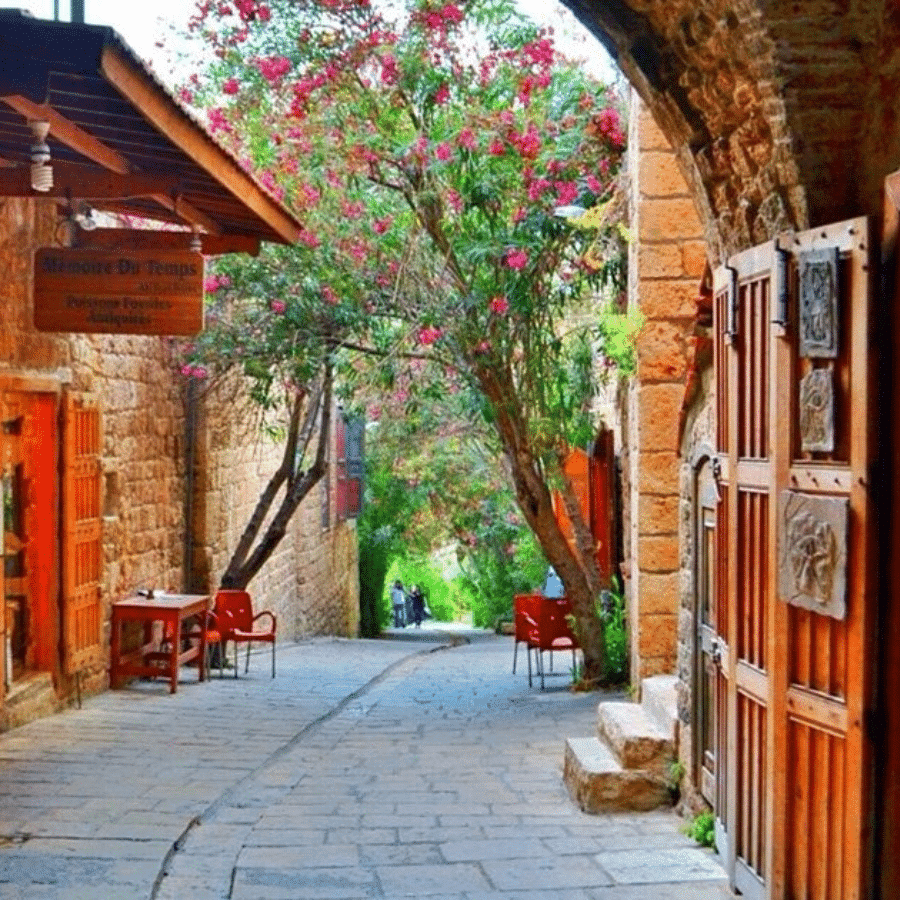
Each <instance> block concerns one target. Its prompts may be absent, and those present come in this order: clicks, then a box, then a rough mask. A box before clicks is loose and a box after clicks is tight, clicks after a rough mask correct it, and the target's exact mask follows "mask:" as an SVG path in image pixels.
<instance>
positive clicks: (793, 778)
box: [714, 220, 875, 900]
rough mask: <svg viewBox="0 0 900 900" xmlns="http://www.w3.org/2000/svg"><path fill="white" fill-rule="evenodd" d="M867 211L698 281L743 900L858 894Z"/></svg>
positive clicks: (862, 820) (866, 753)
mask: <svg viewBox="0 0 900 900" xmlns="http://www.w3.org/2000/svg"><path fill="white" fill-rule="evenodd" d="M870 273H871V266H870V264H869V236H868V224H867V222H866V221H865V220H855V221H852V222H848V223H843V224H840V225H834V226H830V227H827V228H820V229H816V230H815V231H810V232H806V233H803V234H792V235H790V236H789V237H784V238H781V239H780V243H776V242H772V243H769V244H766V245H763V246H760V247H756V248H753V249H752V250H749V251H747V252H745V253H742V254H739V255H738V256H736V257H734V258H732V259H731V260H729V261H728V266H727V267H724V268H722V269H720V270H719V271H718V272H717V273H716V278H715V285H714V287H715V321H716V392H717V400H716V403H717V450H718V453H719V460H720V465H721V472H722V477H721V485H720V495H721V497H722V500H721V502H720V504H719V509H718V524H719V531H720V538H719V540H718V541H717V544H718V551H717V567H718V569H719V573H718V580H719V583H720V584H721V587H722V593H721V595H720V600H721V602H720V608H721V613H722V624H721V629H722V635H721V636H722V637H723V638H724V641H723V643H722V649H721V657H720V658H721V684H722V687H723V690H724V694H725V704H724V712H725V740H726V742H727V743H726V746H727V759H726V760H725V761H724V763H725V770H726V776H725V777H726V783H727V788H726V791H725V797H724V798H723V801H724V802H723V804H722V806H723V826H724V835H723V838H724V844H725V859H726V863H727V867H728V871H729V875H730V877H731V880H732V884H733V886H734V887H736V888H737V889H738V890H739V891H740V892H741V893H742V894H744V895H745V896H748V897H758V898H777V900H788V898H790V900H861V898H865V897H868V896H869V895H870V894H869V881H868V879H869V877H870V866H869V863H868V852H869V850H868V848H869V847H870V846H871V843H872V841H871V835H870V834H869V832H868V828H869V821H868V817H869V815H870V812H871V794H870V790H871V758H870V755H871V750H870V745H869V741H868V739H867V736H866V734H865V732H864V727H863V723H864V721H865V717H866V714H867V712H868V711H870V709H871V701H872V677H871V672H872V670H873V668H874V664H875V660H874V657H873V653H872V646H873V644H872V638H873V626H874V621H875V614H874V600H873V598H872V591H871V584H872V581H873V574H872V573H873V560H874V557H873V552H872V543H873V542H872V540H871V535H870V533H869V532H870V529H871V525H872V516H871V513H870V497H869V480H868V479H869V466H870V454H871V441H870V428H871V424H870V386H871V383H872V373H871V368H872V367H871V362H870V356H869V347H870V340H869V339H870V335H869V302H870V299H869V298H870V294H871V275H870Z"/></svg>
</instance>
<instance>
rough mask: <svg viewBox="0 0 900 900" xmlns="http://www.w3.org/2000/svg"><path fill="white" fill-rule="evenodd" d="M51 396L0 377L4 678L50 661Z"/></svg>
mask: <svg viewBox="0 0 900 900" xmlns="http://www.w3.org/2000/svg"><path fill="white" fill-rule="evenodd" d="M56 485H57V398H56V395H55V394H54V393H52V392H37V391H34V392H32V391H25V390H7V389H5V386H4V385H2V384H0V503H2V513H0V515H2V532H0V557H2V575H0V588H2V590H0V598H2V608H0V613H2V618H3V624H2V627H0V632H2V633H3V647H2V658H3V665H2V669H3V672H4V684H5V686H6V687H7V688H8V687H9V686H10V685H11V684H12V682H14V681H16V680H17V679H19V678H21V677H23V676H25V675H28V674H30V673H34V672H52V671H54V669H55V666H56V658H57V657H56V653H57V644H58V637H57V636H58V630H57V627H56V609H57V606H56V592H57V585H58V582H57V578H56V572H57V534H58V532H57V528H56V514H57V503H58V494H57V489H56Z"/></svg>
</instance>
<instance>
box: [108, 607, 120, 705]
mask: <svg viewBox="0 0 900 900" xmlns="http://www.w3.org/2000/svg"><path fill="white" fill-rule="evenodd" d="M121 630H122V622H121V620H120V619H119V618H118V617H117V616H116V614H115V612H113V614H112V628H111V631H112V634H111V635H110V648H109V684H110V687H113V688H117V687H118V686H119V653H120V648H121V644H122V640H121Z"/></svg>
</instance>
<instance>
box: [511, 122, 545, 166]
mask: <svg viewBox="0 0 900 900" xmlns="http://www.w3.org/2000/svg"><path fill="white" fill-rule="evenodd" d="M512 142H513V146H514V147H515V148H516V150H518V151H519V153H520V155H521V156H522V157H523V159H535V158H536V157H537V155H538V153H539V152H540V150H541V136H540V134H539V133H538V130H537V127H536V126H535V124H534V122H529V124H528V130H527V131H525V132H523V133H522V134H513V137H512Z"/></svg>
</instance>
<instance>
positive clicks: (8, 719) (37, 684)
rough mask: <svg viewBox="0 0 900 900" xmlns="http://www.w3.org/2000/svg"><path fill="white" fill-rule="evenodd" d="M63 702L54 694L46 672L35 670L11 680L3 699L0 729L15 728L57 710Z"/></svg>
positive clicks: (50, 680)
mask: <svg viewBox="0 0 900 900" xmlns="http://www.w3.org/2000/svg"><path fill="white" fill-rule="evenodd" d="M62 708H63V704H62V703H61V702H60V700H59V698H58V697H57V696H56V691H55V690H54V688H53V678H52V677H51V675H50V674H49V673H48V672H36V673H34V674H30V675H26V676H25V677H23V678H21V679H18V680H17V681H15V682H13V685H12V687H11V689H10V692H9V693H8V694H7V695H6V697H5V698H4V701H3V716H2V719H0V730H3V729H6V728H17V727H18V726H20V725H24V724H26V723H27V722H31V721H33V720H34V719H39V718H43V717H44V716H48V715H52V714H53V713H56V712H59V711H60V710H61V709H62Z"/></svg>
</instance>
